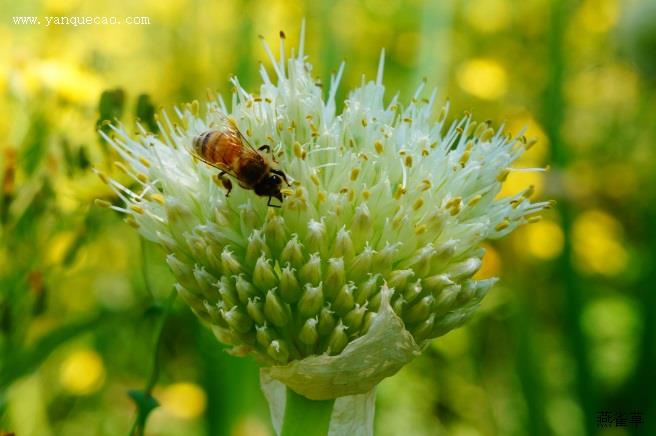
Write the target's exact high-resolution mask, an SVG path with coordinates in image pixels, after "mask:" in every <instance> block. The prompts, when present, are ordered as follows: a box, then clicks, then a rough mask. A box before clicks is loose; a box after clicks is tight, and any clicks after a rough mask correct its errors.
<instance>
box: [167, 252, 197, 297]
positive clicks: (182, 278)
mask: <svg viewBox="0 0 656 436" xmlns="http://www.w3.org/2000/svg"><path fill="white" fill-rule="evenodd" d="M166 263H168V264H169V268H171V271H173V275H174V276H175V278H176V279H177V280H178V283H180V284H181V285H182V286H184V287H185V288H187V290H189V289H194V290H195V289H196V288H197V285H196V279H195V278H194V275H193V273H192V270H191V267H190V266H189V265H187V264H186V263H184V262H180V260H179V259H178V257H177V256H176V255H175V254H169V255H168V256H166Z"/></svg>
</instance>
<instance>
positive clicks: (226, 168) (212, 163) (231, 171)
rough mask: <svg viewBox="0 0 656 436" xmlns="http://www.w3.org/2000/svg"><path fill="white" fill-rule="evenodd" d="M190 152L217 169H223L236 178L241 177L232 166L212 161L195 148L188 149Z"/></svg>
mask: <svg viewBox="0 0 656 436" xmlns="http://www.w3.org/2000/svg"><path fill="white" fill-rule="evenodd" d="M187 151H189V153H190V154H191V155H192V156H193V157H194V158H195V159H198V160H199V161H201V162H203V163H205V164H207V165H209V166H211V167H214V168H216V169H217V170H220V171H223V172H224V173H226V174H228V175H230V176H232V177H234V178H235V179H236V180H239V177H237V174H235V172H234V171H233V170H232V168H230V167H228V166H226V165H221V164H220V163H215V162H210V161H208V160H207V159H205V158H204V157H203V156H201V155H199V154H198V153H196V152H195V151H193V150H189V149H188V150H187Z"/></svg>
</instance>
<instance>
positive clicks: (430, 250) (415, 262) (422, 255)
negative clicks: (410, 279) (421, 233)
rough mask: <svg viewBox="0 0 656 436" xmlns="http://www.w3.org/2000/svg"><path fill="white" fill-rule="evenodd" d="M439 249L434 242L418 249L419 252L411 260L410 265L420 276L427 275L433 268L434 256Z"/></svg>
mask: <svg viewBox="0 0 656 436" xmlns="http://www.w3.org/2000/svg"><path fill="white" fill-rule="evenodd" d="M436 253H437V250H436V249H435V247H433V244H428V245H426V246H425V247H422V248H420V249H419V250H418V252H417V254H416V255H415V256H414V257H413V258H412V259H411V260H410V262H409V266H411V267H412V270H413V271H414V272H415V274H416V275H417V276H419V277H425V276H427V275H429V274H430V271H431V269H432V262H433V258H434V256H435V255H436Z"/></svg>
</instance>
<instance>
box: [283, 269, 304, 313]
mask: <svg viewBox="0 0 656 436" xmlns="http://www.w3.org/2000/svg"><path fill="white" fill-rule="evenodd" d="M294 272H295V269H294V268H292V267H291V265H287V266H286V267H284V268H283V269H282V275H281V276H280V296H281V297H282V299H283V300H285V301H286V302H287V303H290V304H291V303H295V302H297V301H298V299H299V298H300V296H301V285H299V283H298V280H297V279H296V275H295V274H294Z"/></svg>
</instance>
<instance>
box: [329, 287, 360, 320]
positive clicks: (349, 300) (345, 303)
mask: <svg viewBox="0 0 656 436" xmlns="http://www.w3.org/2000/svg"><path fill="white" fill-rule="evenodd" d="M354 290H355V285H354V284H353V282H348V283H347V284H345V285H344V286H342V288H341V289H340V290H339V292H337V296H336V297H335V301H334V302H333V305H332V308H333V310H335V312H337V313H338V314H339V315H340V316H344V315H346V314H347V313H348V312H349V311H350V310H351V309H353V306H355V301H354V299H353V291H354Z"/></svg>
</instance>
